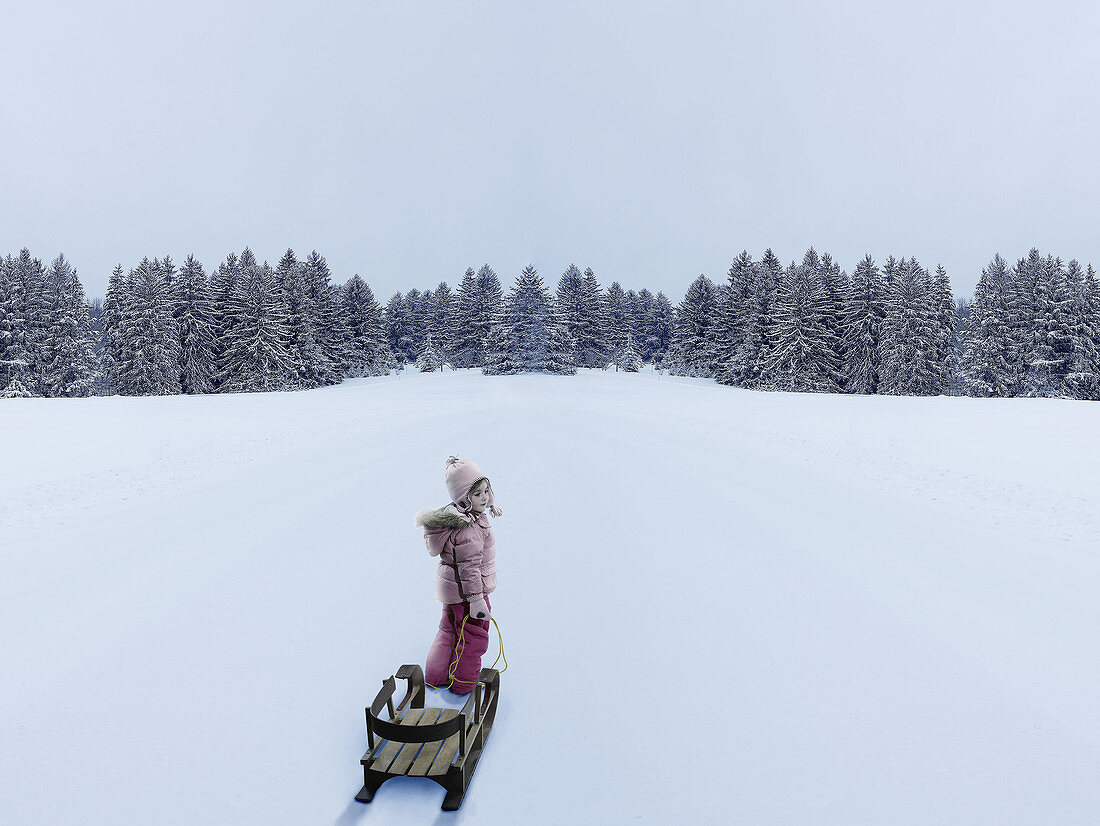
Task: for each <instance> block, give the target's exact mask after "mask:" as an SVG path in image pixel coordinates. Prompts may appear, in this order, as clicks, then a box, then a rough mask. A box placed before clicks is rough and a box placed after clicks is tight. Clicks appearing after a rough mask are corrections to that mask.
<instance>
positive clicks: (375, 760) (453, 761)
mask: <svg viewBox="0 0 1100 826" xmlns="http://www.w3.org/2000/svg"><path fill="white" fill-rule="evenodd" d="M395 676H396V678H397V679H402V680H405V682H406V689H405V696H404V697H403V698H402V699H401V702H400V703H398V704H397V705H396V706H394V704H393V695H394V692H395V691H396V689H397V682H396V680H395V679H394V677H389V678H387V679H385V680H383V681H382V688H381V690H380V691H379V692H378V695H377V696H376V697H375V698H374V702H372V703H371V704H370V706H369V707H367V708H366V709H365V711H366V717H367V751H366V753H365V754H364V755H363V757H362V758H361V759H360V760H359V762H360V763H361V764H362V766H363V788H362V789H360V790H359V794H357V795H356V796H355V799H356V800H358V801H359V802H361V803H370V802H371V800H373V799H374V794H375V792H377V791H378V788H379V787H380V786H381V785H382V784H383V783H385V782H386V781H387V780H389V779H390V778H391V777H426V778H428V779H429V780H434V781H435V782H436V783H438V784H439V785H440V786H442V787H443V788H444V789H445V790H446V792H447V794H446V796H445V797H444V798H443V810H444V811H448V812H451V811H455V810H456V809H458V808H459V807H460V806H461V805H462V800H463V798H464V797H465V795H466V789H467V788H469V786H470V781H471V780H472V779H473V776H474V771H475V770H476V769H477V763H478V760H479V759H480V758H481V752H482V750H483V749H484V748H485V743H486V742H487V741H488V739H489V732H490V731H491V730H492V727H493V720H494V718H495V717H496V712H497V700H498V699H499V697H500V673H499V672H498V671H496V670H495V669H492V668H483V669H481V674H480V675H479V676H478V678H477V683H476V684H475V685H474V690H473V691H471V692H470V696H469V698H468V699H467V700H466V704H465V705H464V706H463V707H462V709H461V710H460V711H457V712H456V711H455V710H454V709H451V708H446V709H441V708H425V707H424V671H423V669H422V668H421V667H420V666H419V665H403V666H401V667H400V668H399V669H397V674H396V675H395ZM383 709H385V710H386V711H387V713H388V716H389V719H383V717H382V716H381V715H382V710H383Z"/></svg>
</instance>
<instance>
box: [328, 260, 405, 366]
mask: <svg viewBox="0 0 1100 826" xmlns="http://www.w3.org/2000/svg"><path fill="white" fill-rule="evenodd" d="M340 311H341V315H342V320H343V328H344V329H345V330H346V331H347V335H348V339H347V344H346V352H347V354H348V356H347V357H348V360H349V365H350V366H349V369H348V374H349V375H351V376H385V375H387V374H388V373H389V372H390V371H391V370H395V369H396V368H397V362H396V360H395V359H394V356H393V353H392V352H390V348H389V345H388V344H387V343H386V336H385V332H384V330H383V323H382V308H381V307H380V306H378V302H377V301H375V300H374V293H373V292H372V291H371V288H370V287H369V286H368V285H367V283H366V282H365V281H364V280H363V279H362V278H360V277H359V275H358V274H356V275H353V276H352V277H351V279H349V281H348V283H347V284H346V285H345V287H344V290H343V294H342V296H341V309H340Z"/></svg>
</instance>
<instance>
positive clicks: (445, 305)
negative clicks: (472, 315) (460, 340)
mask: <svg viewBox="0 0 1100 826" xmlns="http://www.w3.org/2000/svg"><path fill="white" fill-rule="evenodd" d="M431 296H432V297H431V303H430V304H429V305H428V332H429V333H431V336H432V342H433V346H434V347H435V348H436V349H437V350H439V354H440V358H441V359H443V360H444V361H445V362H447V363H448V364H450V363H451V358H450V356H451V352H452V351H453V349H454V340H455V322H456V318H457V311H458V300H457V299H456V298H455V295H454V293H452V292H451V288H450V287H449V286H448V285H447V282H446V281H440V282H439V286H438V287H436V288H435V290H433V291H432V294H431Z"/></svg>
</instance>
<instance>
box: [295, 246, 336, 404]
mask: <svg viewBox="0 0 1100 826" xmlns="http://www.w3.org/2000/svg"><path fill="white" fill-rule="evenodd" d="M302 281H303V284H304V288H305V289H304V298H305V307H306V308H307V309H308V316H309V321H310V326H311V327H312V330H313V337H314V340H315V341H316V344H317V355H316V357H315V359H314V360H313V361H312V362H309V363H307V365H306V367H307V369H308V371H309V372H308V373H306V374H305V376H303V379H304V386H308V387H323V386H325V385H329V384H338V383H339V382H340V378H341V376H340V367H341V365H342V364H343V363H344V362H345V358H344V355H343V353H341V351H340V342H341V341H343V340H346V338H347V336H346V334H345V333H344V331H342V330H341V329H340V319H339V301H338V299H337V295H336V289H335V288H334V287H333V286H332V274H331V273H330V272H329V268H328V262H327V261H326V260H325V257H324V256H323V255H321V254H320V253H319V252H317V250H313V251H312V252H310V254H309V256H308V257H307V258H306V260H305V261H304V262H303V263H302Z"/></svg>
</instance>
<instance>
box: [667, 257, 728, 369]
mask: <svg viewBox="0 0 1100 826" xmlns="http://www.w3.org/2000/svg"><path fill="white" fill-rule="evenodd" d="M717 313H718V287H717V286H715V284H714V282H713V281H711V280H710V279H709V278H707V277H706V276H705V275H700V276H699V277H698V278H696V279H695V280H694V281H693V282H691V285H690V286H689V287H688V288H687V292H686V293H685V294H684V300H683V301H681V302H680V306H679V307H678V308H677V309H676V328H675V331H674V332H673V335H672V347H671V350H670V357H671V363H670V364H669V370H671V371H672V372H673V373H674V374H676V375H681V376H703V377H707V378H711V377H713V376H714V367H713V360H714V352H713V349H712V346H713V344H712V341H711V335H710V329H711V327H712V325H713V324H714V322H715V318H716V316H717Z"/></svg>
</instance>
